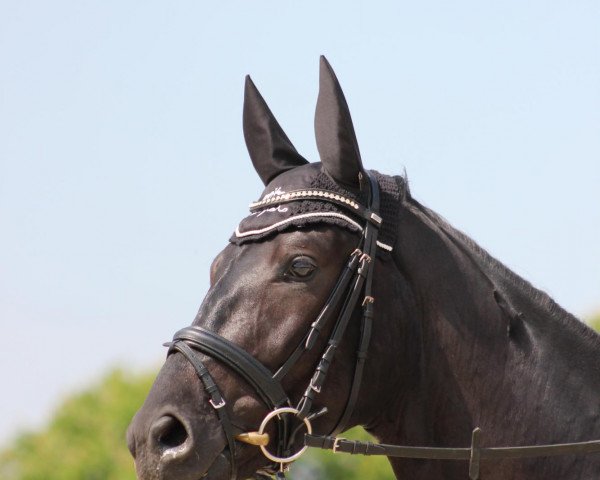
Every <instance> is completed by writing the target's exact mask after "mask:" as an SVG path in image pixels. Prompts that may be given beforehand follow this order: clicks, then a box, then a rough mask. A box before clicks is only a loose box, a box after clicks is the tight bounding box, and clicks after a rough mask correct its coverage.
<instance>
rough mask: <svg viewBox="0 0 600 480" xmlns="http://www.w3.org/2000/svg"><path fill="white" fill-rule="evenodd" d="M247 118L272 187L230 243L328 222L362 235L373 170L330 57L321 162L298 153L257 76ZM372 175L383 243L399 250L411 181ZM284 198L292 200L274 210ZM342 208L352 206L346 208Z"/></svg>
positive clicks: (320, 116) (321, 105) (320, 117)
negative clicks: (360, 212)
mask: <svg viewBox="0 0 600 480" xmlns="http://www.w3.org/2000/svg"><path fill="white" fill-rule="evenodd" d="M243 118H244V122H243V125H244V137H245V140H246V145H247V147H248V152H249V154H250V158H251V159H252V163H253V164H254V167H255V169H256V171H257V173H258V174H259V176H260V177H261V179H262V180H263V183H265V185H266V188H265V190H264V191H263V193H262V195H261V196H260V198H259V199H258V200H257V201H255V202H253V203H252V204H250V210H251V213H250V215H248V216H247V217H246V218H244V219H243V220H242V221H241V222H240V223H239V225H238V226H237V228H236V230H235V232H234V234H233V235H232V237H231V239H230V241H231V242H232V243H236V244H242V243H246V242H252V241H260V240H263V239H265V238H267V237H268V236H270V235H273V234H276V233H278V232H282V231H285V230H288V229H292V228H303V227H306V226H308V225H312V224H323V223H325V224H330V225H336V226H339V227H342V228H346V229H348V230H350V231H352V232H357V233H360V232H361V231H362V226H361V223H362V222H360V221H359V219H358V217H355V216H354V215H353V214H352V210H353V208H356V209H358V208H360V206H361V205H364V204H365V194H366V193H365V185H364V179H365V170H364V168H363V166H362V160H361V157H360V152H359V149H358V142H357V140H356V135H355V133H354V126H353V124H352V119H351V117H350V110H349V109H348V105H347V103H346V99H345V97H344V94H343V92H342V89H341V87H340V85H339V82H338V80H337V78H336V76H335V73H334V72H333V70H332V68H331V65H329V63H328V62H327V60H326V59H325V57H321V62H320V82H319V97H318V100H317V108H316V112H315V134H316V139H317V147H318V150H319V155H320V157H321V162H320V163H308V162H307V161H306V160H305V159H304V158H303V157H302V156H301V155H300V154H299V153H298V152H297V151H296V149H295V148H294V146H293V145H292V143H291V142H290V140H289V139H288V137H287V136H286V135H285V133H284V132H283V130H282V128H281V127H280V125H279V123H278V122H277V120H276V119H275V117H274V116H273V114H272V112H271V111H270V110H269V107H268V106H267V104H266V102H265V101H264V99H263V98H262V96H261V95H260V93H259V92H258V90H257V89H256V86H255V85H254V83H252V81H251V80H250V78H249V77H247V78H246V88H245V95H244V117H243ZM372 173H373V174H374V175H375V178H376V179H377V182H378V184H379V187H380V190H381V207H380V209H381V210H380V213H381V214H382V217H383V224H382V227H381V231H380V235H379V241H378V242H377V244H378V246H379V247H381V249H383V250H385V251H391V250H392V248H393V244H394V242H395V235H396V226H397V224H398V219H397V215H398V211H399V209H398V203H399V202H400V200H401V196H402V194H403V192H404V191H405V181H404V179H403V178H402V177H390V176H387V175H382V174H380V173H378V172H372ZM305 197H310V198H309V199H306V198H305ZM282 198H286V199H287V200H288V202H286V203H283V204H277V205H273V206H271V205H269V204H270V203H272V202H274V201H277V200H281V199H282ZM321 198H322V199H323V200H321ZM336 202H338V203H339V202H341V203H344V204H346V205H349V206H351V207H352V208H344V207H342V206H338V205H337V204H336Z"/></svg>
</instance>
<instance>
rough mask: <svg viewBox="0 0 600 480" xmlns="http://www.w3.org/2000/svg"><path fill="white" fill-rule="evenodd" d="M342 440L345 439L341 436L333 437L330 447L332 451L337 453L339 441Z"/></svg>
mask: <svg viewBox="0 0 600 480" xmlns="http://www.w3.org/2000/svg"><path fill="white" fill-rule="evenodd" d="M342 440H346V439H345V438H343V437H335V439H334V440H333V447H332V448H331V450H333V453H339V452H338V450H339V448H340V442H341V441H342Z"/></svg>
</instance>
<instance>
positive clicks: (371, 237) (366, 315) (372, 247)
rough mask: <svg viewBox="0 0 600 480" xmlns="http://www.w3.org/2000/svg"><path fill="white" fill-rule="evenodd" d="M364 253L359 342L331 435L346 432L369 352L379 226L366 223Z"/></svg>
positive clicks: (374, 199) (375, 197)
mask: <svg viewBox="0 0 600 480" xmlns="http://www.w3.org/2000/svg"><path fill="white" fill-rule="evenodd" d="M368 178H369V182H370V193H371V201H370V205H371V206H370V209H371V210H374V211H376V212H378V211H379V202H380V198H379V185H378V184H377V180H376V179H375V178H374V177H373V176H372V175H371V174H370V173H368ZM365 230H366V231H365V251H366V252H367V253H368V255H369V257H370V259H371V261H370V262H368V265H367V267H368V272H367V277H366V279H365V288H364V292H365V294H364V300H363V317H362V323H361V327H360V340H359V343H358V350H357V351H356V366H355V367H354V378H353V379H352V386H351V387H350V394H349V395H348V400H347V401H346V407H345V408H344V412H343V413H342V416H341V417H340V419H339V420H338V423H337V425H336V427H335V428H334V429H333V432H332V434H333V435H337V434H338V433H341V432H343V431H344V430H346V428H347V426H348V424H349V422H350V418H351V417H352V412H354V408H355V407H356V404H357V402H358V394H359V392H360V386H361V384H362V376H363V371H364V367H365V363H366V360H367V352H368V350H369V344H370V341H371V331H372V328H373V316H374V308H373V303H374V301H375V299H374V298H373V297H372V285H373V272H374V270H375V258H376V255H377V236H378V234H379V225H377V224H373V223H367V226H366V229H365Z"/></svg>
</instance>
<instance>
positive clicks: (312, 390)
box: [166, 172, 382, 480]
mask: <svg viewBox="0 0 600 480" xmlns="http://www.w3.org/2000/svg"><path fill="white" fill-rule="evenodd" d="M366 176H367V180H368V182H366V183H367V185H368V202H367V205H366V206H363V205H360V204H359V203H358V202H356V201H353V200H351V199H348V198H346V197H344V196H342V195H340V194H338V193H336V192H332V191H328V190H322V189H307V190H301V191H293V192H288V193H286V194H284V195H280V196H278V197H275V198H273V199H270V200H269V204H268V206H269V207H272V206H276V205H279V204H283V203H288V202H293V201H298V200H318V201H321V202H329V203H332V204H334V205H336V206H338V207H340V206H341V207H342V208H343V209H345V210H346V211H349V212H350V213H351V214H352V215H354V216H356V217H359V218H361V219H362V220H363V221H364V228H363V231H362V235H361V238H360V242H359V244H358V246H357V248H356V249H355V250H354V251H353V252H352V254H351V255H350V258H349V259H348V261H347V262H346V265H345V267H344V268H343V270H342V272H341V274H340V276H339V278H338V280H337V282H336V284H335V286H334V288H333V290H332V291H331V293H330V295H329V298H328V299H327V301H326V303H325V305H324V306H323V308H322V309H321V311H320V313H319V315H318V316H317V318H316V319H315V321H314V322H313V323H312V324H311V326H310V329H309V331H308V332H307V333H306V335H305V336H304V338H303V339H302V341H301V342H300V344H299V345H298V346H297V347H296V349H295V350H294V351H293V352H292V353H291V355H290V356H289V357H288V359H287V360H286V361H285V362H284V364H283V365H282V366H281V367H280V368H279V369H278V370H277V371H276V372H275V373H274V374H273V373H272V372H271V371H270V370H269V369H267V368H266V367H265V366H264V365H263V364H262V363H261V362H259V361H258V360H257V359H256V358H254V357H253V356H252V355H250V354H249V353H248V352H246V351H245V350H244V349H242V348H241V347H239V346H238V345H236V344H234V343H232V342H230V341H229V340H227V339H226V338H223V337H221V336H220V335H217V334H216V333H214V332H211V331H209V330H207V329H205V328H203V327H200V326H190V327H186V328H183V329H181V330H179V331H178V332H177V333H175V335H174V337H173V341H172V342H170V343H168V344H166V345H167V346H168V347H169V351H168V352H169V354H170V353H173V352H176V351H177V352H180V353H181V354H183V356H184V357H185V358H186V359H187V360H188V361H189V362H190V363H191V364H192V366H193V367H194V369H195V370H196V373H197V375H198V377H199V378H200V380H201V381H202V383H203V385H204V388H205V390H206V392H207V393H208V396H209V402H210V404H211V405H212V406H213V408H214V409H215V410H216V412H217V415H218V417H219V420H220V421H221V425H222V427H223V430H224V432H225V437H226V439H227V443H228V446H229V451H230V465H231V470H230V471H231V479H232V480H235V478H236V473H237V469H236V458H235V453H236V448H235V436H234V432H233V426H232V422H231V419H230V418H229V414H228V412H227V409H226V408H225V405H226V401H225V398H224V397H223V395H222V393H221V392H220V391H219V388H218V387H217V385H216V383H215V381H214V380H213V378H212V377H211V375H210V373H209V371H208V369H207V368H206V367H205V366H204V364H203V363H202V361H201V360H200V358H199V356H198V354H197V352H200V353H203V354H204V355H207V356H209V357H211V358H214V359H215V360H217V361H219V362H221V363H223V364H225V365H226V366H227V367H229V368H231V369H232V370H234V371H235V372H236V373H238V374H239V375H240V376H241V377H242V378H243V379H244V380H245V381H246V382H248V384H250V385H251V386H252V387H253V388H254V390H255V391H256V392H257V393H258V395H259V397H260V398H261V400H262V401H263V402H264V403H265V405H266V406H267V407H268V409H269V410H270V411H271V413H270V414H269V415H267V418H265V420H264V421H263V425H261V428H260V430H259V431H260V433H263V431H262V430H264V428H265V425H266V423H267V422H268V421H269V420H270V419H272V418H274V419H275V420H276V422H277V439H276V446H277V454H276V455H273V454H272V453H270V452H269V451H268V450H267V449H266V446H261V449H262V451H263V453H264V454H265V456H267V458H269V459H270V460H271V461H273V462H274V464H273V465H274V466H279V467H280V468H279V469H278V470H277V469H275V468H273V470H274V471H277V473H278V475H282V472H283V467H284V466H285V465H286V464H288V463H290V462H292V461H293V460H295V459H296V458H297V457H298V456H299V455H300V454H301V453H302V452H303V451H304V450H305V449H306V447H304V448H303V449H302V450H301V451H300V452H296V453H294V454H291V452H290V449H291V448H292V444H293V443H294V439H295V437H296V434H297V431H298V428H296V429H295V430H292V429H291V428H290V422H289V418H288V417H289V416H288V415H286V414H288V413H291V414H294V415H295V416H296V417H298V418H299V419H300V420H302V422H303V424H304V425H305V426H306V427H307V430H308V433H312V429H311V426H310V420H311V419H314V418H316V417H317V416H320V415H322V414H324V413H325V412H326V411H327V410H326V409H322V410H321V411H318V412H312V411H311V410H312V405H313V401H314V399H315V397H316V395H317V394H318V393H319V392H320V391H321V388H322V386H323V384H324V382H325V379H326V377H327V372H328V370H329V366H330V365H331V362H332V361H333V358H334V356H335V352H336V350H337V348H338V346H339V345H340V342H341V341H342V338H343V336H344V332H345V331H346V328H347V326H348V323H349V320H350V317H351V316H352V313H353V312H354V310H355V308H356V306H357V304H358V302H359V301H361V302H362V309H363V315H362V325H361V334H360V340H359V346H358V350H357V356H356V365H355V369H354V377H353V380H352V386H351V388H350V394H349V396H348V400H347V402H346V407H345V409H344V412H343V414H342V416H341V417H340V419H339V421H338V423H337V426H336V427H335V428H334V430H333V432H332V435H336V434H337V433H339V432H342V431H344V429H345V428H346V426H347V424H348V422H349V420H350V417H351V415H352V412H353V410H354V407H355V405H356V402H357V400H358V393H359V390H360V385H361V380H362V374H363V369H364V365H365V360H366V357H367V350H368V346H369V341H370V338H371V328H372V319H373V301H374V298H373V296H372V295H371V293H372V292H371V289H372V282H373V270H374V264H375V256H376V253H377V236H378V232H379V227H380V226H381V223H382V219H381V217H380V216H379V205H380V198H379V185H378V184H377V180H376V179H375V178H374V177H373V176H372V175H371V174H370V173H368V172H367V175H366ZM260 208H264V205H263V204H262V203H261V202H258V203H256V204H253V205H252V206H251V211H255V210H259V209H260ZM338 311H339V314H338V317H337V320H336V321H335V324H334V326H333V330H332V333H331V335H330V337H329V340H328V342H327V347H326V348H325V350H324V352H323V353H322V355H321V358H320V361H319V363H318V365H317V367H316V369H315V371H314V374H313V376H312V378H311V380H310V382H309V385H308V386H307V387H306V390H305V391H304V394H303V395H302V397H301V399H300V400H299V402H298V404H297V406H296V407H295V408H292V402H291V399H290V398H289V396H288V395H287V394H286V392H285V391H284V389H283V387H282V385H281V381H282V379H283V378H284V376H285V375H286V374H287V373H288V372H289V371H290V370H291V369H292V367H293V366H294V365H295V364H296V363H297V361H298V360H299V358H300V357H301V356H302V354H303V353H304V352H307V351H309V350H311V349H312V348H313V347H314V345H315V343H316V340H317V338H318V336H319V333H320V332H321V331H322V330H323V329H324V328H325V327H326V326H327V325H328V324H329V323H330V320H331V317H332V316H333V314H334V313H335V312H338Z"/></svg>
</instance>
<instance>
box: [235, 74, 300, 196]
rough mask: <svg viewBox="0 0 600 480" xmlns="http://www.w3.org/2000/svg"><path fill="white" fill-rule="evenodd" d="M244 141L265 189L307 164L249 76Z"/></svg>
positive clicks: (245, 102) (245, 99) (246, 92)
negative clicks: (281, 174) (274, 181)
mask: <svg viewBox="0 0 600 480" xmlns="http://www.w3.org/2000/svg"><path fill="white" fill-rule="evenodd" d="M244 139H245V140H246V146H247V147H248V153H249V154H250V159H251V160H252V163H253V164H254V169H255V170H256V173H258V175H259V177H260V178H261V180H262V181H263V183H264V184H265V185H267V184H268V183H269V182H270V181H271V180H273V179H274V178H275V177H276V176H277V175H279V174H280V173H283V172H285V171H287V170H291V169H292V168H295V167H299V166H300V165H304V164H306V163H308V162H307V161H306V160H305V159H304V157H302V155H300V154H299V153H298V151H297V150H296V148H295V147H294V145H292V142H290V139H289V138H288V137H287V135H286V134H285V132H284V131H283V129H282V128H281V127H280V126H279V123H278V122H277V120H276V119H275V116H274V115H273V114H272V113H271V110H270V109H269V107H268V106H267V103H266V102H265V100H264V98H263V97H262V95H261V94H260V92H259V91H258V89H257V88H256V86H255V85H254V82H252V80H251V79H250V76H247V77H246V86H245V89H244Z"/></svg>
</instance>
